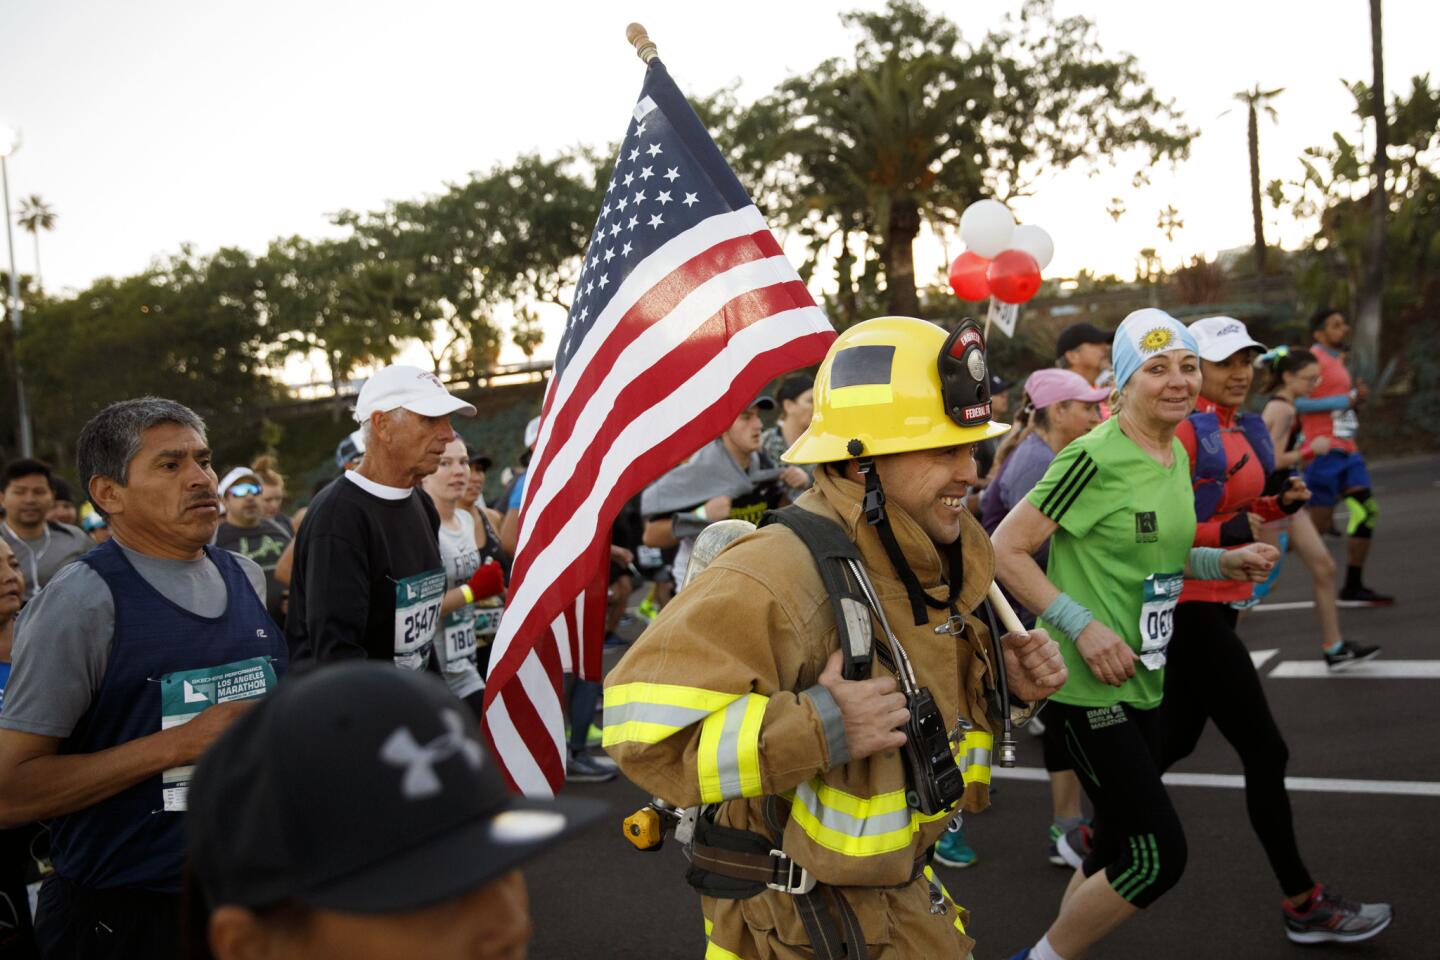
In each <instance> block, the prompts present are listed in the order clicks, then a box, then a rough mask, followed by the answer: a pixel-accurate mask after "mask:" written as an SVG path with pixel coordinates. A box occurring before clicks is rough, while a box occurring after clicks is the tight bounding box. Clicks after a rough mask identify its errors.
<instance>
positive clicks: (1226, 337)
mask: <svg viewBox="0 0 1440 960" xmlns="http://www.w3.org/2000/svg"><path fill="white" fill-rule="evenodd" d="M1190 333H1191V335H1192V336H1194V337H1195V343H1196V345H1197V346H1198V347H1199V348H1200V349H1199V350H1198V351H1196V352H1197V353H1199V354H1200V359H1201V360H1209V361H1210V362H1211V363H1219V362H1220V361H1221V360H1225V359H1228V358H1229V357H1233V356H1234V355H1235V354H1236V353H1239V352H1240V351H1241V350H1259V351H1260V352H1261V353H1264V352H1265V351H1266V350H1267V349H1268V348H1267V347H1266V346H1265V344H1263V343H1261V342H1260V341H1258V340H1256V339H1255V338H1254V337H1252V336H1250V331H1249V330H1247V329H1245V324H1243V323H1241V322H1240V321H1239V320H1236V319H1235V318H1234V317H1206V318H1205V319H1204V320H1196V321H1195V322H1194V323H1192V324H1190Z"/></svg>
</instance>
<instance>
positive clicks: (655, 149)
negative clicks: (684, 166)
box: [645, 143, 665, 157]
mask: <svg viewBox="0 0 1440 960" xmlns="http://www.w3.org/2000/svg"><path fill="white" fill-rule="evenodd" d="M645 152H646V153H648V154H650V156H652V157H658V156H660V154H662V153H664V152H665V151H664V150H661V149H660V144H658V143H652V144H650V147H649V149H647V150H646V151H645Z"/></svg>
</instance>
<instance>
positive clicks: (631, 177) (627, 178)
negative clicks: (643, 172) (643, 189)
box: [621, 173, 635, 187]
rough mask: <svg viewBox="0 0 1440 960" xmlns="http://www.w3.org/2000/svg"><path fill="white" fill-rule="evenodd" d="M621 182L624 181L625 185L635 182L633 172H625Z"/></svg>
mask: <svg viewBox="0 0 1440 960" xmlns="http://www.w3.org/2000/svg"><path fill="white" fill-rule="evenodd" d="M621 182H622V183H624V184H625V186H627V187H628V186H630V184H632V183H634V182H635V174H633V173H627V174H625V179H624V180H622V181H621Z"/></svg>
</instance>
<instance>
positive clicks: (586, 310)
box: [580, 307, 590, 323]
mask: <svg viewBox="0 0 1440 960" xmlns="http://www.w3.org/2000/svg"><path fill="white" fill-rule="evenodd" d="M588 316H590V308H589V307H581V308H580V322H581V323H584V322H585V318H586V317H588Z"/></svg>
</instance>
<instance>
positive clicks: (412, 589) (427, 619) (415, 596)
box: [395, 570, 445, 670]
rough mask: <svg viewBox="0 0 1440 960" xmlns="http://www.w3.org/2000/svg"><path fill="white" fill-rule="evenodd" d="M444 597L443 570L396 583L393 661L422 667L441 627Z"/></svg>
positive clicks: (402, 665)
mask: <svg viewBox="0 0 1440 960" xmlns="http://www.w3.org/2000/svg"><path fill="white" fill-rule="evenodd" d="M444 599H445V571H444V570H429V571H426V572H425V573H417V574H415V575H414V576H411V577H406V578H405V579H404V580H399V581H396V583H395V664H396V665H397V666H400V667H404V668H406V669H408V670H423V669H425V660H426V658H427V656H428V655H429V653H430V647H431V646H432V645H433V644H434V642H435V633H436V631H437V630H438V629H439V627H440V603H441V601H442V600H444Z"/></svg>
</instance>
